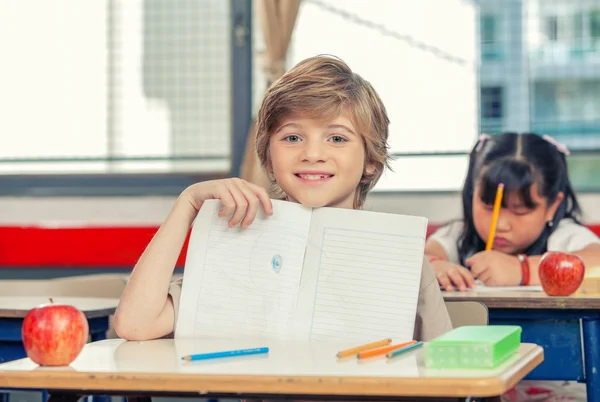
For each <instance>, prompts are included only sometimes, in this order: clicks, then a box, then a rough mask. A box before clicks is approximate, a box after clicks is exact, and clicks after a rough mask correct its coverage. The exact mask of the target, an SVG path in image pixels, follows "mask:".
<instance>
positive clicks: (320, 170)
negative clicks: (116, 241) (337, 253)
mask: <svg viewBox="0 0 600 402" xmlns="http://www.w3.org/2000/svg"><path fill="white" fill-rule="evenodd" d="M388 125H389V120H388V117H387V112H386V110H385V107H384V105H383V103H382V102H381V100H380V99H379V96H378V95H377V93H376V92H375V90H374V89H373V88H372V86H371V85H370V84H369V83H368V82H367V81H365V80H364V79H362V78H361V77H360V76H359V75H358V74H356V73H354V72H352V70H350V68H349V67H348V66H347V65H346V64H345V63H344V62H342V61H341V60H339V59H337V58H333V57H327V56H318V57H312V58H309V59H306V60H304V61H302V62H300V63H298V64H297V65H296V66H295V67H293V68H292V69H291V70H290V71H288V72H287V73H286V74H285V75H284V76H283V77H281V78H280V79H279V80H278V81H276V82H275V83H274V84H273V85H272V86H271V87H270V88H269V90H268V91H267V93H266V96H265V99H264V101H263V104H262V106H261V108H260V111H259V113H258V132H257V138H256V151H257V153H258V156H259V159H260V162H261V164H262V166H263V168H264V169H265V170H266V172H267V174H268V176H269V179H270V180H271V183H272V185H273V194H274V197H276V198H279V199H285V200H288V201H291V202H298V203H301V204H303V205H305V206H308V207H315V208H317V207H324V206H327V207H337V208H353V209H360V208H361V207H362V206H363V204H364V202H365V198H366V196H367V194H368V192H369V191H370V190H371V189H372V188H373V186H374V185H375V183H377V180H379V178H380V177H381V174H382V173H383V171H384V169H385V167H386V166H387V165H388V163H389V155H388V150H387V138H388ZM207 199H219V200H221V203H222V204H223V208H222V210H221V211H220V212H219V216H221V217H222V218H223V219H225V218H226V217H229V226H230V227H233V226H235V225H237V224H240V226H241V227H242V228H247V227H248V226H249V225H250V224H251V223H252V221H253V220H254V218H255V217H256V213H257V211H258V208H263V209H264V211H265V213H266V214H268V215H271V214H272V213H273V210H272V205H271V201H270V196H269V194H268V193H267V191H266V190H265V189H263V188H261V187H258V186H256V185H253V184H251V183H248V182H246V181H244V180H241V179H237V178H232V179H226V180H215V181H207V182H202V183H197V184H194V185H192V186H190V187H188V188H187V189H185V190H184V191H183V192H182V193H181V195H180V196H179V197H178V199H177V201H176V203H175V206H174V207H173V209H172V210H171V212H170V214H169V216H168V217H167V219H166V220H165V222H164V223H163V225H162V226H161V227H160V229H159V230H158V232H157V233H156V235H155V236H154V238H153V239H152V241H151V242H150V244H149V245H148V247H147V248H146V250H145V251H144V253H143V254H142V256H141V258H140V260H139V261H138V263H137V265H136V267H135V268H134V270H133V273H132V275H131V278H130V280H129V282H128V284H127V287H126V289H125V291H124V293H123V296H122V298H121V302H120V304H119V307H118V309H117V312H116V314H115V330H116V332H117V334H118V335H119V336H121V337H122V338H125V339H129V340H146V339H154V338H160V337H163V336H168V335H171V334H172V333H173V331H174V327H175V322H176V319H177V311H178V308H179V298H180V294H181V282H174V283H171V284H170V283H169V282H170V280H171V277H172V274H173V270H174V268H175V263H176V260H177V257H178V256H179V253H180V251H181V248H182V246H183V243H184V241H185V238H186V235H187V233H188V230H189V228H190V225H191V224H192V222H193V220H194V218H195V216H196V214H197V213H198V210H199V209H200V207H201V205H202V203H203V202H204V200H207ZM423 261H424V262H423V269H422V274H421V286H420V291H419V301H418V306H417V316H416V317H415V320H416V321H415V339H419V340H429V339H432V338H434V337H436V336H438V335H440V334H442V333H444V332H446V331H448V330H450V329H451V324H450V319H449V316H448V312H447V310H446V306H445V304H444V301H443V299H442V295H441V292H440V290H439V286H438V283H437V280H436V278H435V275H434V274H433V270H432V268H431V266H430V265H429V263H428V262H427V259H425V258H424V259H423Z"/></svg>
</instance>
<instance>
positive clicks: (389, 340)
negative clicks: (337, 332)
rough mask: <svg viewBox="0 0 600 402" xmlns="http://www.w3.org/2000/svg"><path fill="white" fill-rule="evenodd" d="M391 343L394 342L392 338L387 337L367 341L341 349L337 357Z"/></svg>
mask: <svg viewBox="0 0 600 402" xmlns="http://www.w3.org/2000/svg"><path fill="white" fill-rule="evenodd" d="M390 343H392V338H386V339H382V340H380V341H376V342H371V343H367V344H365V345H360V346H355V347H353V348H350V349H346V350H341V351H339V352H338V354H337V357H347V356H352V355H355V354H357V353H359V352H362V351H363V350H369V349H374V348H378V347H381V346H385V345H389V344H390Z"/></svg>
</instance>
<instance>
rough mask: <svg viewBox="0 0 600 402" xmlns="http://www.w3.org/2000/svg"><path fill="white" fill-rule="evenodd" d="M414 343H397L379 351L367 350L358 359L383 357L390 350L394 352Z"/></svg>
mask: <svg viewBox="0 0 600 402" xmlns="http://www.w3.org/2000/svg"><path fill="white" fill-rule="evenodd" d="M416 342H417V341H408V342H403V343H398V344H396V345H390V346H386V347H383V348H379V349H373V350H367V351H366V352H361V353H359V354H358V358H359V359H366V358H367V357H373V356H379V355H384V354H386V353H388V352H391V351H392V350H396V349H399V348H402V347H404V346H408V345H412V344H413V343H416Z"/></svg>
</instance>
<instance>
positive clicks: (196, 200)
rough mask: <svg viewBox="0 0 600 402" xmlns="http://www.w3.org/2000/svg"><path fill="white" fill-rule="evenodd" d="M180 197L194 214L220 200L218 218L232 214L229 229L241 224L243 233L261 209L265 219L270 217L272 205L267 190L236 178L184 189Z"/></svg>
mask: <svg viewBox="0 0 600 402" xmlns="http://www.w3.org/2000/svg"><path fill="white" fill-rule="evenodd" d="M182 196H184V197H186V198H187V199H188V201H189V202H190V204H191V205H192V207H193V208H194V209H195V210H196V212H197V211H199V210H200V207H201V206H202V203H203V202H204V201H206V200H210V199H215V200H221V203H222V204H223V207H222V208H221V209H220V210H219V216H220V217H225V216H228V215H230V214H233V215H232V216H231V218H230V219H229V223H228V225H229V227H230V228H231V227H234V226H235V225H237V224H238V223H240V222H241V225H240V227H241V228H242V229H245V228H247V227H248V226H250V224H251V223H252V222H253V221H254V218H256V213H257V212H258V208H259V206H260V205H262V208H263V210H264V211H265V213H266V214H267V215H272V214H273V204H272V203H271V199H270V198H269V194H268V193H267V190H265V189H264V188H262V187H260V186H257V185H255V184H252V183H248V182H247V181H245V180H242V179H238V178H232V179H224V180H210V181H204V182H201V183H196V184H193V185H191V186H190V187H188V188H186V189H185V190H184V191H183V193H182Z"/></svg>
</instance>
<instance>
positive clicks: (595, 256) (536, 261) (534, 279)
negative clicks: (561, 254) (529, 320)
mask: <svg viewBox="0 0 600 402" xmlns="http://www.w3.org/2000/svg"><path fill="white" fill-rule="evenodd" d="M569 254H575V255H578V256H579V257H581V259H582V260H583V264H584V265H585V266H586V267H587V268H591V267H600V243H592V244H589V245H587V246H586V247H584V248H583V249H581V250H579V251H572V252H569ZM541 259H542V256H541V255H535V256H531V257H529V258H528V260H529V270H530V275H531V279H530V284H531V285H539V284H540V275H539V267H540V260H541Z"/></svg>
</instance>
